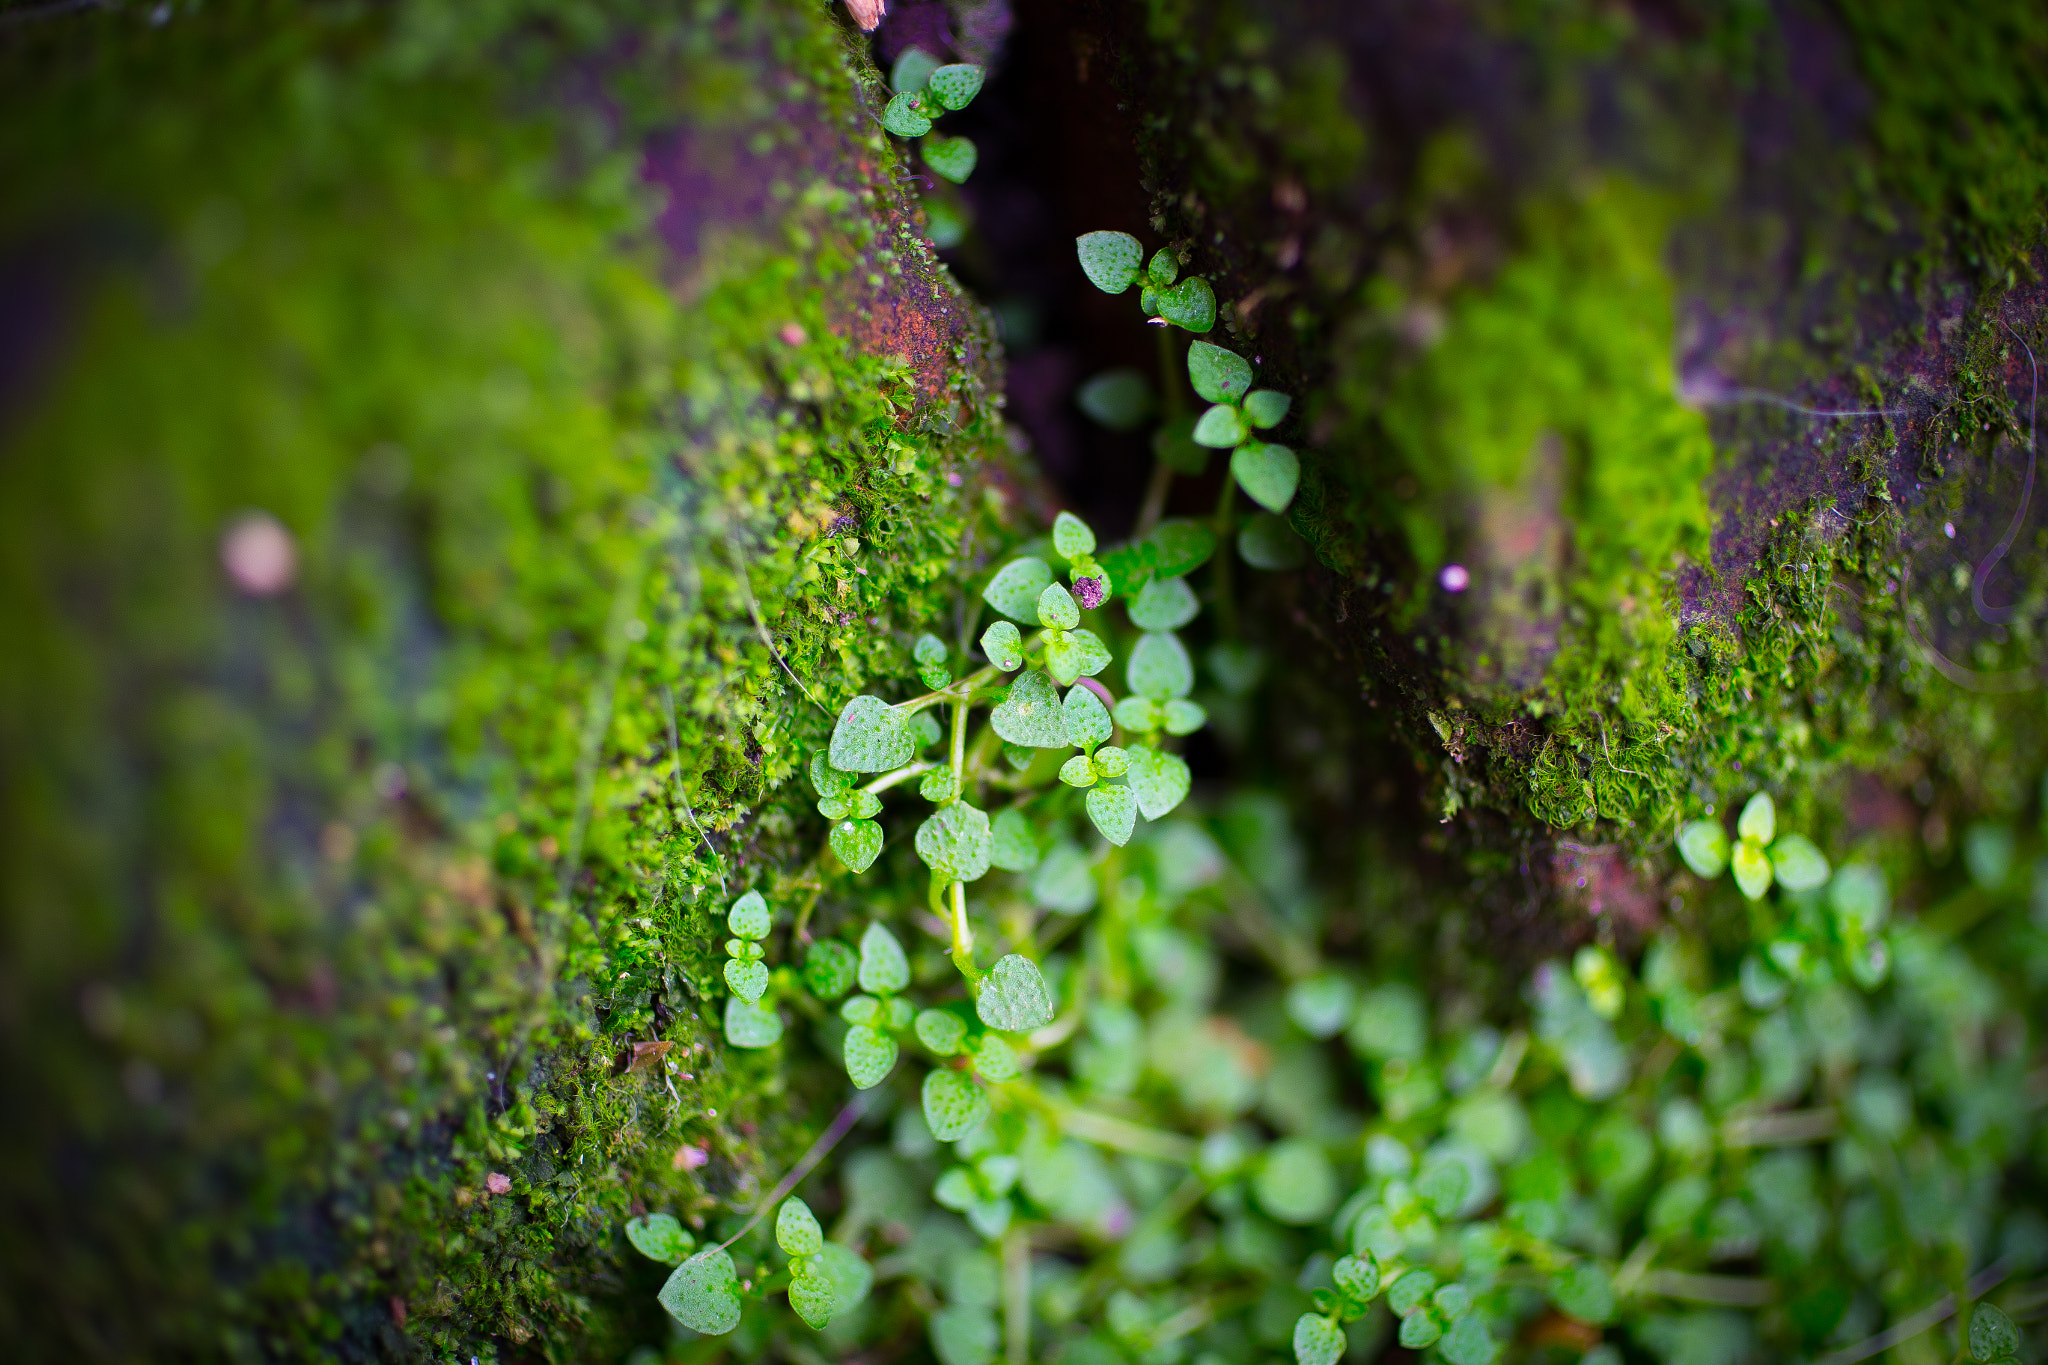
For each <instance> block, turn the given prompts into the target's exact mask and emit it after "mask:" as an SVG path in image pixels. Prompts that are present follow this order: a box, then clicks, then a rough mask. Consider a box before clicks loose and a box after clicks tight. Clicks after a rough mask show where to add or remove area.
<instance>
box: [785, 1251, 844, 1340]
mask: <svg viewBox="0 0 2048 1365" xmlns="http://www.w3.org/2000/svg"><path fill="white" fill-rule="evenodd" d="M789 1306H790V1307H791V1308H793V1309H795V1310H796V1315H797V1316H798V1317H800V1318H802V1319H803V1320H804V1325H805V1326H806V1327H809V1328H810V1329H812V1330H813V1331H819V1330H822V1329H823V1328H825V1327H827V1326H829V1325H831V1322H832V1318H833V1316H834V1315H835V1314H836V1313H838V1311H839V1294H838V1291H837V1290H835V1289H834V1288H833V1285H832V1281H831V1280H829V1279H827V1278H826V1277H825V1276H824V1274H823V1273H821V1272H820V1271H819V1270H818V1269H817V1268H815V1267H813V1266H811V1265H809V1264H805V1265H804V1267H803V1268H802V1269H801V1270H798V1269H796V1268H795V1267H794V1266H793V1267H791V1271H790V1277H789Z"/></svg>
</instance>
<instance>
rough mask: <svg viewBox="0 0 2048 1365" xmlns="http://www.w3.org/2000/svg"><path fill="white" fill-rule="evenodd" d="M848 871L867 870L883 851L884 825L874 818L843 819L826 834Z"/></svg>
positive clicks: (833, 850) (826, 838) (836, 854)
mask: <svg viewBox="0 0 2048 1365" xmlns="http://www.w3.org/2000/svg"><path fill="white" fill-rule="evenodd" d="M825 841H826V842H827V843H829V844H831V845H832V853H833V856H834V857H836V858H838V859H839V861H840V862H842V863H844V864H846V870H847V871H848V872H865V871H867V870H868V868H869V867H870V866H872V865H873V864H874V861H875V856H876V855H877V854H879V853H880V852H881V851H882V827H881V826H880V825H878V824H876V823H875V822H874V821H872V820H842V821H840V822H839V823H838V824H836V825H834V826H832V832H831V833H830V834H827V835H826V836H825Z"/></svg>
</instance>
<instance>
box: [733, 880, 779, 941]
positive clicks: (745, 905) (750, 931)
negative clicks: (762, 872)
mask: <svg viewBox="0 0 2048 1365" xmlns="http://www.w3.org/2000/svg"><path fill="white" fill-rule="evenodd" d="M770 923H771V920H770V917H769V914H768V902H767V901H765V900H762V899H761V893H760V892H758V891H749V892H748V893H747V894H746V895H744V896H741V897H740V898H739V899H738V900H736V901H734V902H733V903H732V908H731V909H729V910H727V911H726V912H725V927H726V928H727V929H729V930H731V931H732V935H733V937H735V938H766V937H768V929H769V926H770Z"/></svg>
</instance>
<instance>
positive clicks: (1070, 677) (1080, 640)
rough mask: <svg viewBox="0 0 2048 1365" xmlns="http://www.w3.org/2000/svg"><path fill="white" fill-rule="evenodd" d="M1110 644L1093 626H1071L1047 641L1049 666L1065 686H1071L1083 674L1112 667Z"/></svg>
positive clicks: (1055, 678)
mask: <svg viewBox="0 0 2048 1365" xmlns="http://www.w3.org/2000/svg"><path fill="white" fill-rule="evenodd" d="M1109 662H1110V655H1109V646H1108V645H1105V644H1103V643H1102V641H1101V640H1099V639H1097V638H1096V635H1095V632H1094V631H1090V630H1070V631H1068V632H1067V633H1066V634H1065V635H1064V636H1062V637H1061V638H1060V639H1057V640H1047V641H1046V642H1045V668H1046V672H1048V673H1050V674H1051V675H1052V680H1053V681H1054V682H1056V683H1058V684H1059V685H1060V686H1061V687H1071V686H1073V685H1074V684H1075V683H1076V682H1079V681H1080V680H1081V679H1082V678H1092V677H1094V676H1095V675H1096V674H1097V673H1100V672H1101V671H1102V670H1103V669H1105V668H1108V667H1109Z"/></svg>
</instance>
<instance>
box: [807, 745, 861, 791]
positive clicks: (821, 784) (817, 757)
mask: <svg viewBox="0 0 2048 1365" xmlns="http://www.w3.org/2000/svg"><path fill="white" fill-rule="evenodd" d="M810 775H811V789H812V790H813V791H815V792H817V793H818V795H819V796H820V797H833V796H844V795H846V794H847V793H848V792H850V791H852V790H853V774H852V773H843V772H840V771H839V769H837V768H835V767H833V766H832V762H831V760H830V759H828V758H826V757H825V755H824V754H822V753H817V754H812V755H811V767H810Z"/></svg>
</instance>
